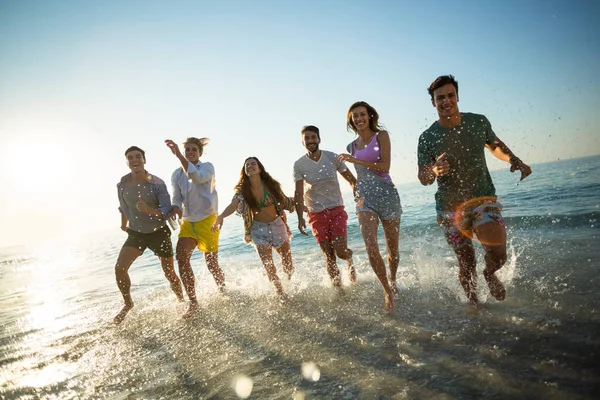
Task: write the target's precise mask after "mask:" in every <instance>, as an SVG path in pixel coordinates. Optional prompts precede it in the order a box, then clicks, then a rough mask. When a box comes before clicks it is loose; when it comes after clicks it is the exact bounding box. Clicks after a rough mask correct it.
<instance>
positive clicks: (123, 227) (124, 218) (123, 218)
mask: <svg viewBox="0 0 600 400" xmlns="http://www.w3.org/2000/svg"><path fill="white" fill-rule="evenodd" d="M121 230H122V231H123V232H125V231H127V216H126V215H125V214H123V213H121Z"/></svg>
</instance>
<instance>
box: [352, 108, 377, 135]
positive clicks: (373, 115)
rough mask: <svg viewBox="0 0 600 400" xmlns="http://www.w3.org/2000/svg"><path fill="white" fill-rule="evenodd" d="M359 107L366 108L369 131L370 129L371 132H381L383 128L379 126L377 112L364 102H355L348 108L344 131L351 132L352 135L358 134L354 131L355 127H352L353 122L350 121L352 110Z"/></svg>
mask: <svg viewBox="0 0 600 400" xmlns="http://www.w3.org/2000/svg"><path fill="white" fill-rule="evenodd" d="M361 106H362V107H364V108H366V109H367V114H369V129H371V130H372V131H373V132H379V131H381V130H383V126H381V125H379V114H378V113H377V110H375V108H374V107H373V106H371V105H370V104H369V103H367V102H366V101H357V102H356V103H354V104H352V105H351V106H350V108H349V109H348V113H347V114H346V129H347V130H348V131H350V130H353V131H354V133H358V131H357V130H356V125H354V121H352V110H354V109H355V108H356V107H361Z"/></svg>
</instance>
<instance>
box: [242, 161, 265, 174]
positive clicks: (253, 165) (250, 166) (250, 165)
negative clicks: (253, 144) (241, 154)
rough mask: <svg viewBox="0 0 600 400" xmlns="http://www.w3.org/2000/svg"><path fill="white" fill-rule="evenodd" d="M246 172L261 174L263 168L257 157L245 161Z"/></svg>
mask: <svg viewBox="0 0 600 400" xmlns="http://www.w3.org/2000/svg"><path fill="white" fill-rule="evenodd" d="M244 172H245V173H246V175H248V176H252V175H256V174H260V172H261V170H260V166H259V165H258V162H257V161H256V158H249V159H247V160H246V162H245V163H244Z"/></svg>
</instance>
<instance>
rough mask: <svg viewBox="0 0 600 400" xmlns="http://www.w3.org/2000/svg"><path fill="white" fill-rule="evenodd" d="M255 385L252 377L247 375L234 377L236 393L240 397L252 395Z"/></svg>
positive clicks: (245, 397)
mask: <svg viewBox="0 0 600 400" xmlns="http://www.w3.org/2000/svg"><path fill="white" fill-rule="evenodd" d="M253 385H254V382H252V379H250V378H248V377H247V376H246V375H239V376H237V377H235V378H234V379H233V387H234V389H235V394H236V395H237V396H238V397H239V398H240V399H247V398H248V397H250V394H251V393H252V386H253Z"/></svg>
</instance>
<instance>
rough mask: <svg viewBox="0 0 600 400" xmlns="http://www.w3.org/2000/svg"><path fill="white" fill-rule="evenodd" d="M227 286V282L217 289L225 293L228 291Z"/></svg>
mask: <svg viewBox="0 0 600 400" xmlns="http://www.w3.org/2000/svg"><path fill="white" fill-rule="evenodd" d="M226 289H227V288H226V287H225V284H222V285H219V286H217V290H218V291H219V293H221V294H224V293H225V292H226Z"/></svg>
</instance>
